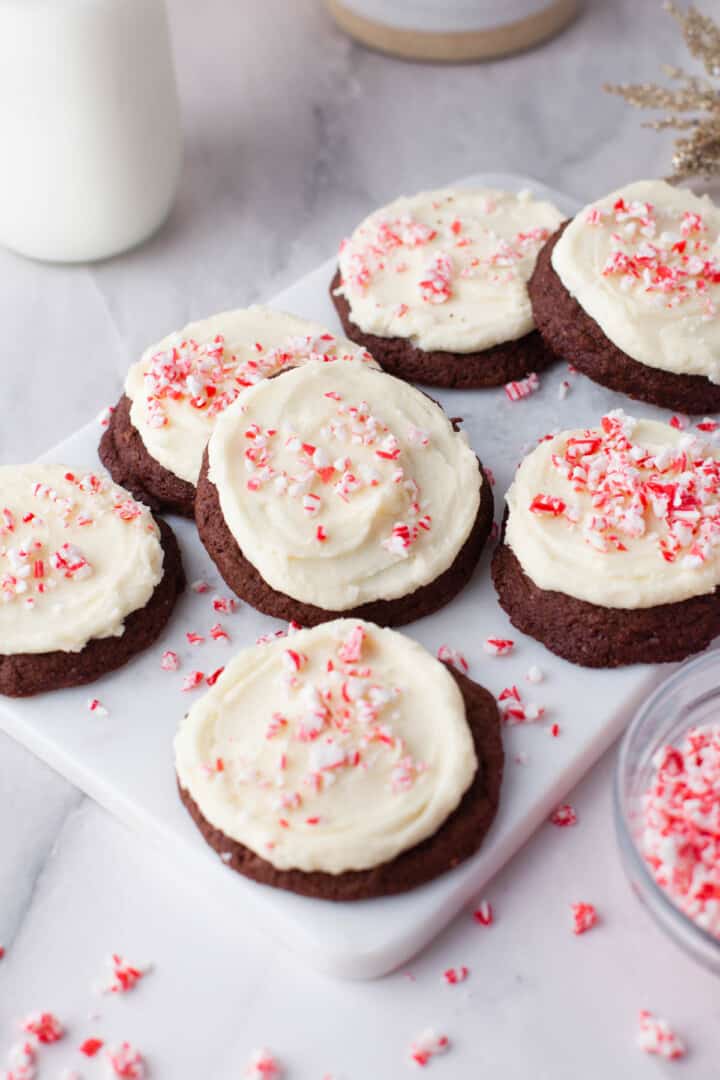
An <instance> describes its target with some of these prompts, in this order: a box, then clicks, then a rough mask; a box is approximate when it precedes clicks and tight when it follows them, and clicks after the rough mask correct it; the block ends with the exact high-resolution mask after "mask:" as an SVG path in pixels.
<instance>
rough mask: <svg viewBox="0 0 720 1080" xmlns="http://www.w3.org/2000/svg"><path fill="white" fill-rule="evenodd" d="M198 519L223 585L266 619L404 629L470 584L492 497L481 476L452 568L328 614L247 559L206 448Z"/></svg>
mask: <svg viewBox="0 0 720 1080" xmlns="http://www.w3.org/2000/svg"><path fill="white" fill-rule="evenodd" d="M195 520H196V522H197V527H198V532H199V534H200V539H201V540H202V542H203V544H204V545H205V549H206V551H207V553H208V555H209V556H210V558H211V559H212V560H213V562H214V563H215V565H216V566H217V568H218V570H219V571H220V574H221V575H222V578H223V580H224V581H225V583H226V584H227V585H228V586H229V587H230V588H231V589H232V590H233V592H234V593H235V594H236V595H237V596H239V597H240V599H241V600H245V601H246V603H248V604H250V605H251V606H252V607H254V608H255V609H256V610H257V611H261V612H262V613H263V614H264V615H272V616H274V617H275V618H276V619H282V620H283V621H284V622H292V621H293V620H294V621H295V622H297V623H300V625H301V626H318V625H319V623H323V622H328V621H329V620H330V619H340V618H356V619H366V620H367V621H368V622H374V623H377V624H378V625H379V626H402V625H404V624H405V623H409V622H413V621H414V620H415V619H420V618H422V617H423V616H424V615H431V614H432V613H433V612H434V611H437V610H438V609H439V608H441V607H444V606H445V604H447V603H449V602H450V600H452V598H453V597H454V596H455V595H456V594H457V593H459V592H460V590H461V589H462V588H464V586H465V585H466V584H467V582H468V581H469V580H470V578H471V576H472V573H473V570H474V569H475V566H476V565H477V562H478V559H479V558H480V555H481V553H482V549H483V547H484V546H485V542H486V540H487V538H488V536H489V534H490V529H491V528H492V520H493V496H492V489H491V487H490V484H489V483H488V479H487V477H486V476H485V474H484V473H483V482H482V487H481V491H480V507H479V509H478V513H477V517H476V518H475V523H474V524H473V527H472V530H471V532H470V535H469V536H468V538H467V540H466V541H465V543H464V544H463V546H462V548H461V549H460V551H459V552H458V554H457V556H456V557H455V561H454V562H453V563H452V565H451V566H449V567H448V569H447V570H445V571H444V572H443V573H442V574H440V576H439V577H437V578H435V580H434V581H431V582H430V583H429V584H428V585H423V586H421V587H420V588H419V589H416V590H415V591H414V592H412V593H408V594H407V595H406V596H400V597H398V598H397V599H395V600H374V601H372V602H370V603H367V604H361V605H360V606H359V607H355V608H345V609H344V610H342V611H326V610H325V609H324V608H321V607H317V606H316V605H315V604H304V603H302V602H301V601H300V600H294V599H293V598H292V597H291V596H287V595H286V594H285V593H282V592H278V591H277V590H276V589H273V588H272V587H271V586H270V585H268V583H267V582H266V581H265V579H264V578H263V577H262V576H261V574H260V573H259V571H258V570H256V568H255V567H254V566H253V564H252V563H251V562H250V561H249V560H248V559H246V557H245V556H244V555H243V553H242V551H241V550H240V547H239V545H238V543H237V541H236V539H235V537H234V536H233V534H232V533H231V532H230V529H229V528H228V526H227V524H226V522H225V518H224V517H223V512H222V508H221V506H220V499H219V497H218V493H217V488H216V487H215V485H214V484H213V483H212V481H211V480H210V478H209V477H208V455H207V450H206V451H205V456H204V458H203V465H202V469H201V471H200V479H199V480H198V489H197V498H196V500H195Z"/></svg>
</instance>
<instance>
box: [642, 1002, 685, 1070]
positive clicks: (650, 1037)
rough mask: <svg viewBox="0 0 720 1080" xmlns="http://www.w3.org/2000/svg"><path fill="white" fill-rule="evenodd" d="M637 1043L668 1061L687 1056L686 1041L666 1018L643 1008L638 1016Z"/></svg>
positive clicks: (650, 1052)
mask: <svg viewBox="0 0 720 1080" xmlns="http://www.w3.org/2000/svg"><path fill="white" fill-rule="evenodd" d="M637 1044H638V1046H639V1047H640V1049H641V1050H644V1051H645V1053H646V1054H657V1055H658V1056H659V1057H663V1058H665V1059H666V1060H667V1061H677V1060H679V1059H680V1058H682V1057H685V1053H686V1050H685V1043H684V1042H683V1041H682V1039H681V1038H679V1036H678V1035H676V1034H675V1032H674V1031H673V1030H672V1028H671V1027H670V1025H669V1024H668V1023H667V1021H665V1020H661V1019H660V1018H659V1017H656V1016H653V1014H652V1013H651V1012H648V1010H647V1009H641V1010H640V1015H639V1017H638V1033H637Z"/></svg>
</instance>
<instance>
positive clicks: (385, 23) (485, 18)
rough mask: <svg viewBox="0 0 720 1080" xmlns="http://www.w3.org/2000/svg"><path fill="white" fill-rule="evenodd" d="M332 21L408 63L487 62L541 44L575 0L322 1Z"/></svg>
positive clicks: (567, 15) (571, 10)
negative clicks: (433, 61) (415, 61)
mask: <svg viewBox="0 0 720 1080" xmlns="http://www.w3.org/2000/svg"><path fill="white" fill-rule="evenodd" d="M326 3H327V6H328V8H329V10H330V13H331V14H332V15H333V17H334V19H335V21H336V22H337V23H338V25H339V26H341V27H342V29H343V30H345V31H346V32H347V33H348V34H350V35H351V36H352V37H354V38H356V39H357V40H358V41H360V42H362V43H363V44H364V45H368V46H369V47H370V48H372V49H379V50H380V51H381V52H386V53H391V54H392V55H394V56H401V57H404V58H405V59H407V60H438V61H444V62H446V63H457V62H459V61H464V60H491V59H493V58H495V57H498V56H504V55H506V54H507V53H513V52H519V51H520V50H522V49H529V48H531V47H532V46H533V45H538V44H540V42H541V41H545V40H546V38H549V37H552V35H553V34H557V33H558V32H559V31H560V30H562V29H563V28H564V27H565V26H567V24H568V23H569V22H570V21H571V20H572V19H573V17H574V16H575V14H576V13H577V7H578V0H326Z"/></svg>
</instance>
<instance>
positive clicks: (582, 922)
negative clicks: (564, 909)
mask: <svg viewBox="0 0 720 1080" xmlns="http://www.w3.org/2000/svg"><path fill="white" fill-rule="evenodd" d="M570 909H571V911H572V917H573V934H584V933H586V932H587V931H588V930H592V928H593V927H594V926H597V924H598V913H597V911H596V909H595V907H594V905H593V904H586V903H584V902H583V901H580V902H579V903H577V904H571V905H570Z"/></svg>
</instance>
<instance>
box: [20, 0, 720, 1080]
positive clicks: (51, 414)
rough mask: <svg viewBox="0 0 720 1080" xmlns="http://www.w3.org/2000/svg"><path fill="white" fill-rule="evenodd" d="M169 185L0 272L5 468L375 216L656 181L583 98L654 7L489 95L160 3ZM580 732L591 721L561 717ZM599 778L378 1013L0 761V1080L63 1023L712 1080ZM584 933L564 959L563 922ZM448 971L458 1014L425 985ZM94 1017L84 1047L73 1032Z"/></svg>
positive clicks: (442, 1062)
mask: <svg viewBox="0 0 720 1080" xmlns="http://www.w3.org/2000/svg"><path fill="white" fill-rule="evenodd" d="M170 7H171V10H172V21H173V31H174V37H175V46H176V55H177V68H178V76H179V83H180V91H181V96H182V101H183V107H184V122H185V129H186V146H187V152H186V165H185V171H184V177H183V182H182V187H181V192H180V198H179V201H178V204H177V207H176V209H175V211H174V212H173V214H172V217H171V219H170V221H169V223H168V224H167V226H166V227H165V228H164V229H163V230H162V231H161V232H160V233H159V234H158V235H157V236H156V237H155V238H154V239H153V240H152V241H150V242H149V243H148V244H146V245H145V246H144V247H143V248H141V249H140V250H138V251H136V252H133V253H131V254H129V255H126V256H123V257H121V258H117V259H114V260H111V261H109V262H107V263H104V264H102V265H98V266H95V267H94V268H92V269H88V268H84V267H76V268H58V267H49V266H43V265H38V264H34V263H31V262H26V261H24V260H22V259H20V258H16V257H14V256H12V255H10V254H8V253H5V252H0V275H1V276H2V282H3V288H2V290H1V291H0V319H1V320H2V326H3V330H4V334H5V338H4V341H3V359H2V370H3V380H2V391H1V394H2V403H3V423H2V425H0V461H2V462H9V461H14V460H20V459H28V458H31V457H32V456H33V455H35V454H36V453H39V452H40V451H41V450H43V449H46V448H47V447H48V446H49V445H51V444H52V443H53V442H55V441H57V440H59V439H60V438H62V437H63V436H64V435H66V434H67V433H68V432H69V431H71V430H72V429H74V428H75V427H77V426H79V425H80V424H82V423H83V422H85V421H86V420H87V419H88V418H89V417H91V416H93V415H94V414H96V413H97V412H99V410H100V409H101V408H102V407H103V406H104V405H106V404H108V403H110V402H111V401H114V400H115V398H116V397H117V395H118V391H119V389H120V385H121V378H122V376H123V373H124V371H125V368H126V366H127V364H128V363H129V362H130V360H132V359H133V358H134V357H135V356H136V355H137V353H138V350H139V349H140V348H141V347H142V346H144V345H145V344H146V343H147V342H148V341H151V340H153V339H155V338H157V337H159V336H161V335H162V334H163V333H165V332H166V331H167V330H168V329H169V328H172V327H176V326H179V325H181V324H182V323H183V322H184V321H186V320H187V319H188V318H189V317H191V316H199V315H202V314H205V313H207V312H210V311H212V310H219V309H221V308H223V307H230V306H233V305H242V304H245V303H248V302H251V301H254V300H257V299H262V298H264V297H267V296H269V295H272V293H273V292H276V291H277V290H278V289H279V288H281V287H282V286H284V285H286V284H289V283H290V282H291V281H292V280H293V279H294V278H296V277H297V276H299V275H300V274H301V273H303V272H304V271H306V270H309V269H311V268H312V267H313V265H314V264H315V263H316V262H318V261H319V260H320V259H321V258H324V257H326V256H327V255H328V253H330V252H331V251H332V250H333V249H334V248H335V245H336V243H337V241H338V238H339V237H340V236H342V235H343V234H344V233H345V232H346V231H347V230H348V229H349V228H350V227H351V226H352V225H353V223H354V222H355V221H356V220H357V219H358V218H359V217H360V216H362V215H363V214H364V213H365V212H366V211H367V210H368V209H370V208H371V207H372V206H374V205H375V204H377V203H380V202H382V201H385V200H387V199H388V198H390V197H392V196H394V195H396V194H398V193H399V192H401V191H403V190H404V191H411V190H413V189H417V188H420V187H422V186H431V185H435V184H442V183H443V182H445V181H448V180H450V179H452V178H454V177H458V176H462V175H464V174H468V173H471V172H473V171H478V170H481V169H502V170H507V171H513V170H515V171H518V172H522V173H527V174H530V175H536V176H537V177H538V178H539V179H542V180H545V181H547V182H548V183H550V184H552V185H555V186H556V187H558V188H564V189H565V190H567V191H568V192H570V193H572V194H573V195H576V196H578V197H580V198H584V197H591V196H593V195H596V194H600V193H602V192H604V191H605V190H609V189H610V188H612V187H613V186H617V185H618V184H620V183H622V182H624V181H627V180H630V179H632V178H637V177H640V176H645V175H654V174H661V173H662V172H663V171H666V170H667V167H668V161H669V138H668V137H665V136H658V135H656V134H654V133H652V132H647V131H643V130H642V129H641V128H640V126H639V119H640V118H639V117H638V116H637V115H635V114H633V113H631V112H630V111H629V110H627V109H626V108H624V107H623V106H622V105H621V103H620V102H619V101H618V100H616V99H613V98H610V97H607V96H606V95H604V94H603V93H602V91H601V90H600V85H601V83H602V82H603V81H605V80H608V79H609V80H623V79H638V80H640V79H643V78H652V77H654V76H656V75H657V74H658V67H659V64H660V62H661V61H664V62H669V63H673V62H678V61H679V60H680V58H681V55H682V46H681V43H680V40H679V35H678V33H677V31H676V29H675V26H674V24H673V22H672V20H671V19H670V18H669V17H667V16H665V15H663V14H662V12H661V11H660V10H659V4H657V3H656V2H655V0H633V2H632V3H630V2H629V0H588V2H587V4H586V5H585V12H584V14H583V16H582V18H581V19H580V20H579V21H578V22H577V23H576V25H575V26H574V27H573V28H572V29H571V30H570V31H568V32H567V33H566V34H565V35H564V36H562V37H561V38H559V39H557V40H556V41H555V42H553V43H552V44H550V45H549V46H546V47H545V48H544V49H541V50H539V51H537V52H533V53H529V54H527V55H524V56H519V57H515V58H513V59H510V60H505V61H502V62H498V63H493V64H488V65H484V66H465V67H458V68H444V67H430V66H424V65H412V64H404V63H400V62H396V61H393V60H390V59H387V58H384V57H381V56H378V55H374V54H372V53H369V52H366V51H365V50H363V49H361V48H359V47H356V46H354V45H352V44H351V43H350V42H349V41H348V40H346V39H345V38H344V37H343V36H342V35H341V34H339V33H338V32H337V31H336V30H335V29H334V28H333V26H332V25H331V23H330V22H329V19H328V18H327V16H326V15H325V14H324V12H323V10H322V9H321V7H320V4H319V0H294V2H293V3H292V4H288V3H287V2H286V0H264V2H263V3H262V4H260V3H252V4H250V3H246V4H243V5H239V4H237V3H234V2H233V0H205V3H204V4H202V5H199V4H196V3H194V2H193V0H170ZM578 705H580V703H578ZM613 759H614V754H613V753H610V754H609V755H607V756H606V758H605V759H604V760H603V761H602V762H601V763H600V765H599V766H598V767H597V768H596V769H595V770H594V771H593V773H592V775H591V776H590V777H588V779H587V780H586V781H585V782H584V783H583V784H582V785H581V786H580V788H579V789H578V790H577V791H576V792H575V793H573V795H572V796H571V801H572V802H573V804H574V805H575V806H576V808H577V810H578V814H579V817H580V823H579V826H578V827H577V828H575V829H566V830H558V829H554V828H553V827H552V826H550V825H548V826H545V827H544V828H543V829H541V830H540V832H539V833H538V834H537V835H536V837H535V838H534V839H533V840H532V842H531V843H529V844H528V845H527V847H526V848H525V849H524V850H523V851H522V852H521V853H520V854H519V855H518V856H517V857H516V858H515V859H514V860H513V862H512V863H511V864H510V865H509V866H508V867H507V868H506V870H505V871H504V872H503V873H502V874H501V875H499V877H498V878H497V879H496V880H495V881H494V882H493V883H492V884H491V886H490V887H489V888H488V890H487V891H486V895H487V896H488V897H489V898H490V899H491V900H492V903H493V906H494V908H495V910H496V913H497V922H496V924H495V925H493V926H492V927H491V928H489V929H484V928H481V927H478V926H477V925H476V924H475V923H473V921H472V919H471V917H470V915H469V914H468V915H465V916H463V917H461V918H459V919H458V920H457V921H456V923H455V924H454V925H453V926H452V927H451V928H450V929H449V930H448V931H447V932H445V933H444V934H443V935H442V936H441V938H440V939H438V941H437V942H436V943H435V944H434V945H433V946H432V947H431V948H430V949H429V950H428V951H427V952H426V953H425V954H423V955H422V956H420V957H419V958H417V960H416V961H415V962H414V963H413V964H412V965H411V973H412V976H413V978H410V977H409V976H408V975H407V974H403V973H399V974H396V975H393V976H390V977H387V978H385V979H383V980H380V981H376V982H373V983H348V982H345V983H341V982H337V981H334V980H331V979H328V978H326V977H324V976H321V975H318V974H316V973H314V972H312V971H310V970H308V969H306V968H305V967H304V966H301V965H300V964H299V963H298V962H297V961H296V960H295V959H294V958H293V957H292V956H291V955H286V954H284V953H281V952H280V951H279V950H278V949H276V948H275V947H274V946H273V944H272V943H271V942H269V941H268V940H266V939H264V938H259V937H258V936H257V935H256V933H255V932H254V931H253V927H252V926H246V925H244V924H243V919H242V913H241V912H238V918H237V925H220V924H219V923H218V922H217V919H216V918H215V916H214V914H213V917H212V919H208V912H207V909H206V907H205V905H204V903H203V897H202V896H201V895H198V893H197V892H196V891H195V889H194V887H193V884H192V882H188V881H182V880H179V879H178V877H177V876H176V874H175V871H174V870H173V868H172V866H171V863H170V861H169V860H166V858H165V856H164V854H163V853H162V852H157V851H154V850H152V849H151V848H149V847H148V846H147V845H146V844H145V843H144V841H142V840H141V839H140V838H138V837H136V836H134V835H131V834H130V833H128V832H127V831H126V830H125V829H124V828H122V827H121V826H119V825H117V824H116V823H115V822H114V821H112V820H111V819H110V818H109V817H108V816H107V815H106V814H105V813H104V812H103V811H101V810H100V809H99V808H98V807H97V806H96V805H94V804H93V803H92V802H90V801H89V800H88V799H86V798H84V797H83V796H82V795H81V794H80V793H79V792H78V791H76V790H75V789H74V788H72V787H71V786H70V785H68V784H67V783H66V782H65V781H63V780H62V779H60V778H59V777H57V776H56V775H55V774H53V773H52V772H50V770H48V769H47V768H46V767H44V766H43V765H41V764H40V763H39V762H38V761H36V760H35V759H34V758H33V757H32V756H31V755H30V754H28V753H27V752H26V751H24V750H22V749H20V748H19V747H17V746H16V745H14V744H13V743H12V742H11V741H10V740H9V739H6V738H4V737H0V944H2V945H4V946H5V949H6V955H5V957H4V958H3V959H2V960H1V961H0V1063H2V1061H3V1058H4V1053H5V1049H6V1047H8V1046H9V1045H10V1044H11V1042H12V1041H14V1032H15V1030H16V1028H15V1025H16V1021H17V1019H18V1017H20V1016H23V1015H24V1014H26V1013H27V1012H28V1011H31V1010H36V1009H52V1010H54V1011H56V1012H57V1013H58V1014H59V1015H60V1016H61V1018H62V1019H63V1020H64V1021H65V1023H66V1024H67V1026H68V1028H69V1032H70V1037H69V1038H68V1039H66V1040H64V1041H63V1042H62V1043H60V1044H58V1045H57V1046H56V1047H52V1048H50V1049H48V1050H47V1051H46V1052H45V1053H44V1055H43V1059H42V1066H41V1071H40V1073H39V1075H40V1077H45V1076H47V1077H52V1076H56V1077H57V1076H59V1075H60V1074H61V1072H62V1069H63V1067H66V1066H68V1065H71V1064H72V1065H73V1067H75V1068H78V1069H79V1071H80V1072H81V1074H82V1075H83V1076H84V1077H87V1078H91V1077H93V1076H98V1075H100V1074H101V1073H102V1068H101V1067H100V1066H99V1065H98V1063H97V1062H96V1061H92V1062H86V1061H85V1060H84V1059H81V1058H80V1057H79V1055H78V1054H77V1053H76V1052H74V1050H73V1048H74V1047H76V1046H77V1045H78V1043H79V1042H80V1041H82V1039H84V1038H85V1037H87V1036H88V1035H99V1036H100V1037H102V1038H107V1039H110V1040H111V1041H112V1040H120V1039H128V1040H130V1041H131V1042H133V1043H136V1044H137V1045H138V1046H139V1047H140V1048H141V1049H142V1050H143V1052H144V1053H146V1055H147V1058H148V1061H149V1064H150V1067H151V1075H152V1076H153V1077H158V1078H164V1077H168V1078H172V1080H186V1078H187V1080H205V1078H207V1080H215V1078H219V1080H223V1078H227V1080H230V1078H237V1077H239V1076H242V1074H243V1068H244V1065H245V1063H246V1061H247V1059H248V1057H249V1055H250V1053H251V1051H252V1050H253V1049H254V1048H255V1047H257V1046H262V1045H267V1046H269V1047H270V1048H271V1049H272V1050H273V1051H274V1052H275V1053H276V1054H277V1055H278V1057H279V1058H281V1059H282V1061H283V1062H284V1064H285V1065H286V1069H287V1072H286V1075H287V1077H288V1078H289V1080H295V1078H297V1080H320V1078H322V1077H325V1076H332V1078H333V1080H369V1078H373V1080H395V1078H396V1077H398V1076H402V1075H404V1071H405V1065H404V1064H403V1061H404V1058H405V1055H406V1051H407V1047H408V1046H409V1043H410V1041H411V1040H412V1039H413V1037H414V1036H416V1035H417V1034H418V1033H419V1032H420V1031H421V1030H422V1029H423V1028H425V1027H427V1026H433V1027H435V1028H437V1029H438V1030H441V1031H443V1032H445V1033H447V1034H448V1036H449V1037H450V1039H451V1042H452V1048H451V1050H450V1052H449V1053H448V1054H447V1055H446V1056H445V1057H444V1058H441V1059H437V1060H436V1061H433V1062H432V1063H431V1066H430V1068H431V1070H432V1071H433V1072H437V1074H438V1076H442V1075H445V1076H448V1077H453V1078H455V1077H457V1078H464V1077H467V1078H470V1077H473V1078H476V1077H478V1076H488V1077H490V1076H492V1077H494V1078H495V1077H497V1078H498V1080H525V1078H527V1077H528V1076H530V1075H532V1076H533V1077H535V1078H537V1080H544V1078H547V1080H577V1078H578V1077H580V1076H582V1077H583V1080H606V1078H607V1077H611V1076H612V1077H621V1076H622V1077H626V1076H632V1077H645V1076H647V1077H651V1076H653V1075H657V1073H658V1070H659V1071H660V1073H664V1072H665V1070H667V1071H668V1072H670V1071H672V1069H674V1068H678V1066H675V1065H666V1064H663V1063H659V1062H658V1061H657V1060H654V1059H650V1058H646V1057H645V1056H644V1055H643V1054H641V1053H640V1052H639V1051H638V1050H637V1049H636V1048H635V1045H634V1038H635V1030H636V1018H637V1012H638V1010H639V1009H640V1008H649V1009H651V1010H653V1011H655V1012H656V1013H657V1014H659V1015H661V1016H664V1017H666V1018H667V1019H668V1020H670V1021H671V1022H672V1024H673V1025H674V1026H675V1027H676V1028H677V1029H678V1030H679V1031H680V1032H681V1033H682V1035H683V1036H684V1037H685V1038H686V1040H687V1042H688V1044H689V1047H690V1053H689V1056H688V1059H687V1061H686V1063H684V1064H683V1065H682V1066H680V1069H681V1075H683V1076H685V1077H688V1078H690V1077H692V1078H693V1080H704V1078H708V1080H709V1078H710V1077H717V1076H718V1068H719V1066H718V1042H717V1032H718V1022H719V1021H720V995H719V994H718V983H717V981H716V980H715V979H713V978H712V977H711V976H710V975H708V974H706V973H705V972H703V971H702V970H700V969H699V968H697V967H696V966H694V965H693V964H692V963H691V962H690V961H689V960H687V959H686V958H685V956H684V955H683V954H681V953H680V952H679V951H677V949H676V948H675V947H674V946H673V945H671V944H670V943H668V942H667V941H666V940H665V939H664V938H663V937H662V936H661V934H660V932H659V931H658V930H656V928H655V927H654V925H653V924H651V922H650V921H649V919H648V918H647V917H646V915H645V913H644V912H643V911H642V909H641V908H640V906H639V904H638V903H637V902H636V900H635V899H634V898H633V897H632V895H631V894H630V891H629V887H628V886H627V884H626V882H625V879H624V877H623V874H622V871H621V869H620V866H619V862H618V858H617V853H616V848H615V843H614V836H613V828H612V816H611V806H610V781H611V775H612V767H613ZM580 899H582V900H589V901H592V902H593V903H595V904H596V905H597V907H598V909H599V911H600V913H601V917H602V925H601V926H600V927H598V928H597V929H596V930H594V931H593V932H592V933H590V934H588V935H586V936H584V937H582V938H576V937H574V936H573V934H572V933H571V931H570V915H569V905H570V903H572V902H573V901H576V900H580ZM111 951H120V952H122V953H124V954H125V955H126V956H127V957H128V958H129V959H130V960H139V961H151V962H152V963H153V964H154V971H153V973H152V974H151V975H149V976H148V977H147V978H146V979H145V980H144V982H143V983H142V984H141V985H140V986H139V987H137V988H136V989H135V990H134V991H133V992H132V993H131V994H128V995H126V996H125V998H124V999H123V1000H114V999H112V1000H108V999H107V998H102V999H98V998H97V997H96V996H95V995H94V994H93V992H92V989H91V988H92V985H93V984H94V983H95V982H96V981H97V979H98V977H99V976H100V975H101V974H102V970H103V963H104V959H105V957H106V956H107V954H108V953H109V952H111ZM460 964H466V965H467V966H468V967H470V968H471V975H470V978H469V979H468V980H467V982H465V983H464V984H463V985H462V986H456V987H448V986H446V985H445V984H444V983H443V981H442V972H443V970H444V969H445V968H447V967H449V966H456V965H460ZM91 1013H93V1014H99V1018H98V1019H96V1020H93V1021H90V1020H89V1019H88V1015H89V1014H91Z"/></svg>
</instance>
